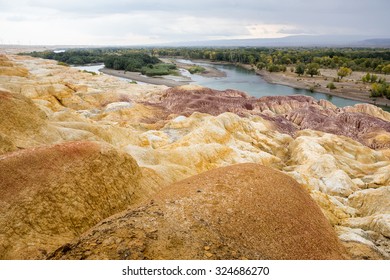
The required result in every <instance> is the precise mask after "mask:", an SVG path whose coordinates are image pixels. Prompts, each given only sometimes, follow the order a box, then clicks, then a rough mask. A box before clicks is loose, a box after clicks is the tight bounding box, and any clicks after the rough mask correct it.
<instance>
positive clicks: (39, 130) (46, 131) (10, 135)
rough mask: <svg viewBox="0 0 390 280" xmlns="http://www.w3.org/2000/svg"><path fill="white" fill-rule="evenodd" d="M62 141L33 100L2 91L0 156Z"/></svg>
mask: <svg viewBox="0 0 390 280" xmlns="http://www.w3.org/2000/svg"><path fill="white" fill-rule="evenodd" d="M60 139H61V138H60V135H59V133H58V132H57V131H56V130H55V129H54V128H53V127H50V126H48V123H47V116H46V114H45V113H44V112H43V111H41V110H40V109H39V108H38V107H37V106H36V105H35V104H34V103H33V102H32V101H31V99H28V98H26V97H24V96H22V95H20V94H16V93H10V92H6V91H1V90H0V144H1V145H0V154H2V153H5V152H10V151H14V150H17V148H26V147H31V146H36V145H39V144H42V143H46V142H49V143H50V142H55V141H58V140H60Z"/></svg>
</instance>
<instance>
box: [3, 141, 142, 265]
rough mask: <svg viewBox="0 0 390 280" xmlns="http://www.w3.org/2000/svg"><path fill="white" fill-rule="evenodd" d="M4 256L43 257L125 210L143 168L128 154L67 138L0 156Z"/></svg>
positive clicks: (16, 257)
mask: <svg viewBox="0 0 390 280" xmlns="http://www.w3.org/2000/svg"><path fill="white" fill-rule="evenodd" d="M0 170H1V172H0V182H1V185H0V206H1V215H0V258H1V259H31V258H32V259H35V258H44V257H45V256H46V254H47V252H50V251H52V250H54V249H55V248H57V247H58V246H60V245H61V244H64V243H66V242H69V241H71V240H72V239H73V238H74V237H76V236H78V235H79V234H81V233H82V232H84V231H86V230H87V229H89V228H90V227H91V226H93V225H94V224H96V223H98V222H99V221H101V220H102V219H104V218H107V217H109V216H110V215H112V214H114V213H117V212H119V211H121V210H123V209H126V208H127V207H128V205H130V202H131V200H132V199H133V197H134V196H136V194H135V193H136V192H137V191H138V188H139V180H140V179H139V177H140V171H139V168H138V166H137V163H136V162H135V161H134V160H133V159H132V158H131V157H130V156H129V155H127V154H123V153H118V152H117V151H115V150H114V149H113V148H111V147H109V146H108V145H102V144H99V143H95V142H68V143H64V144H58V145H54V146H49V147H40V148H32V149H25V150H21V151H18V152H13V153H7V154H5V155H3V156H0Z"/></svg>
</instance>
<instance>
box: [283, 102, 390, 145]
mask: <svg viewBox="0 0 390 280" xmlns="http://www.w3.org/2000/svg"><path fill="white" fill-rule="evenodd" d="M286 118H287V119H288V120H290V121H292V122H293V123H294V124H296V125H297V126H298V127H299V128H300V129H312V130H318V131H323V132H327V133H332V134H335V135H343V136H347V137H349V138H351V139H354V140H356V141H359V142H360V143H362V144H364V145H366V146H368V147H370V148H373V149H381V148H390V142H389V141H387V140H388V139H389V138H390V122H388V121H385V120H383V119H380V118H377V117H373V116H370V115H367V114H364V113H355V112H337V113H336V112H333V111H331V110H322V111H319V110H318V108H316V107H314V106H309V107H306V108H301V109H298V110H295V111H292V112H290V113H289V114H287V115H286ZM378 136H380V137H378ZM386 136H387V137H386ZM380 138H383V140H381V139H380Z"/></svg>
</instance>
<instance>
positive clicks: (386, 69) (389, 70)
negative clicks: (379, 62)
mask: <svg viewBox="0 0 390 280" xmlns="http://www.w3.org/2000/svg"><path fill="white" fill-rule="evenodd" d="M382 72H383V73H385V74H390V64H387V65H386V66H383V67H382Z"/></svg>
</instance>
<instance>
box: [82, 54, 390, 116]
mask: <svg viewBox="0 0 390 280" xmlns="http://www.w3.org/2000/svg"><path fill="white" fill-rule="evenodd" d="M178 61H179V62H181V63H189V64H197V65H201V66H202V65H204V66H209V67H214V68H217V69H218V70H220V71H223V72H225V73H226V77H218V78H215V77H211V78H210V77H203V76H200V75H197V74H191V73H189V72H188V71H187V70H185V69H180V71H181V73H182V75H183V76H187V77H190V78H191V79H192V81H193V83H194V84H198V85H201V86H205V87H209V88H212V89H217V90H225V89H237V90H241V91H244V92H246V93H248V94H249V95H252V96H254V97H262V96H275V95H297V94H301V95H307V96H311V97H314V98H315V99H317V100H320V99H325V100H328V101H330V102H332V103H333V104H335V105H336V106H338V107H344V106H352V105H354V104H357V103H362V102H360V101H355V100H351V99H346V98H341V97H337V96H331V95H328V94H325V93H320V92H311V91H309V90H304V89H295V88H292V87H288V86H283V85H277V84H270V83H268V82H266V81H265V80H264V79H263V78H261V77H260V76H259V75H256V74H255V73H254V72H253V71H250V70H247V69H244V68H242V67H236V66H234V65H225V64H208V63H200V62H196V63H194V62H192V61H190V60H184V59H180V60H178ZM103 67H104V65H103V64H100V65H89V66H77V67H75V68H77V69H80V70H86V71H92V72H96V73H98V72H99V69H101V68H103ZM383 109H385V110H386V109H387V110H388V108H383ZM387 110H386V111H387Z"/></svg>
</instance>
